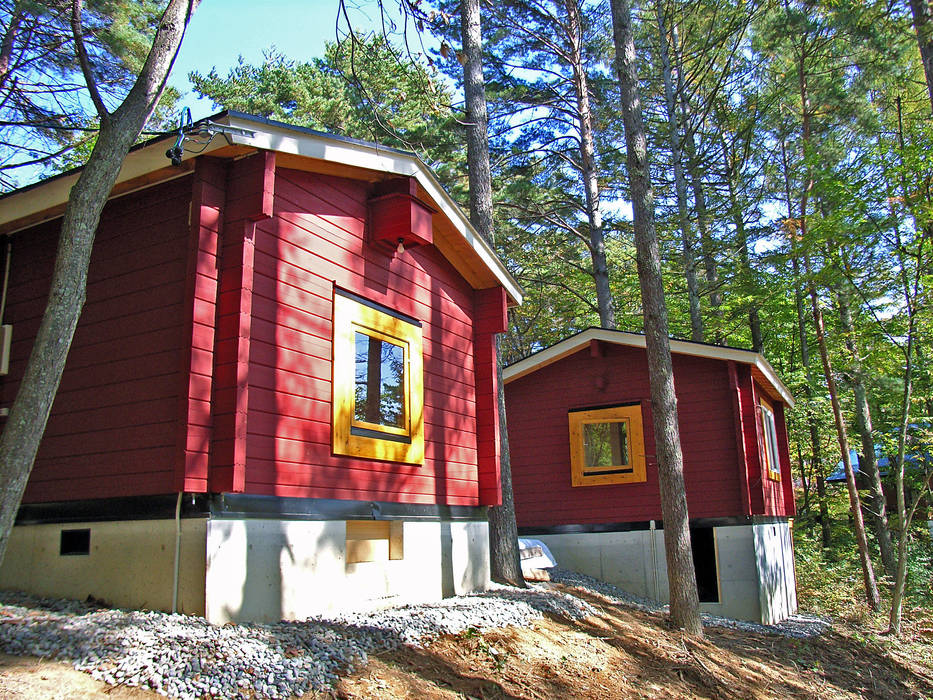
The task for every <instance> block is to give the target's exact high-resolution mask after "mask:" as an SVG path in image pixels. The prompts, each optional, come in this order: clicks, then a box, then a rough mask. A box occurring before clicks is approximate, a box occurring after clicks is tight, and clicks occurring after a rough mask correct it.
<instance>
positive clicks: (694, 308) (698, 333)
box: [655, 0, 703, 343]
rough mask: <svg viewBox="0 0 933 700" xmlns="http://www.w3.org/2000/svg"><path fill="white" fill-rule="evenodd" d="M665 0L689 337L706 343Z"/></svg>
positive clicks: (665, 60) (664, 41) (667, 88)
mask: <svg viewBox="0 0 933 700" xmlns="http://www.w3.org/2000/svg"><path fill="white" fill-rule="evenodd" d="M661 4H662V0H656V2H655V10H656V12H657V15H658V32H659V34H660V36H659V46H660V47H661V65H662V67H663V76H664V102H665V107H666V108H667V126H668V130H669V131H670V142H671V161H672V163H673V166H674V190H675V192H676V193H677V219H678V222H679V223H680V239H681V242H682V244H683V253H684V277H685V278H686V281H687V301H688V303H689V308H690V338H691V340H694V341H696V342H698V343H702V342H703V315H702V314H701V313H700V285H699V283H698V282H697V270H696V253H695V252H694V250H693V232H692V231H691V227H690V215H689V212H688V210H687V181H686V179H685V178H684V165H683V151H682V149H681V142H680V124H679V123H678V118H677V102H676V100H675V98H674V79H673V76H672V74H671V57H670V52H669V50H668V32H667V29H666V27H665V21H664V10H663V9H662V7H661Z"/></svg>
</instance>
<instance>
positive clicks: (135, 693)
mask: <svg viewBox="0 0 933 700" xmlns="http://www.w3.org/2000/svg"><path fill="white" fill-rule="evenodd" d="M573 592H574V594H575V595H578V596H580V597H582V598H585V599H586V600H587V601H588V602H590V603H591V604H592V605H594V606H595V607H596V608H597V610H598V611H599V614H598V615H595V616H592V617H590V618H588V619H586V620H582V621H576V622H571V621H567V620H563V619H541V620H539V621H537V622H536V623H534V624H533V625H531V626H529V627H527V628H506V629H501V630H495V631H492V632H487V633H485V634H480V633H478V632H476V631H472V630H468V631H467V632H463V633H461V634H459V635H455V636H448V637H442V638H440V639H438V640H436V641H435V642H434V643H433V644H431V645H430V646H428V647H426V648H423V649H414V648H404V649H400V650H398V651H394V652H389V653H385V654H382V655H380V656H377V657H374V658H372V659H371V660H370V663H369V664H368V665H367V666H366V667H365V668H363V669H361V670H359V671H357V672H356V673H353V674H351V675H350V676H348V677H346V678H344V679H343V680H342V681H341V682H340V684H339V685H338V686H337V688H335V689H334V691H333V692H328V693H318V694H314V693H312V694H309V695H307V696H306V698H308V699H312V698H313V699H315V700H321V699H322V698H334V697H337V698H417V699H418V700H432V699H434V698H438V699H441V698H443V699H447V698H482V699H487V698H488V699H491V698H529V699H539V700H540V699H542V698H554V699H557V698H587V699H590V698H592V699H596V698H599V699H600V700H605V699H607V698H826V699H830V698H833V699H835V698H898V699H901V698H918V699H920V698H933V646H931V645H930V644H919V645H918V643H917V641H916V638H915V639H913V640H912V641H911V643H910V645H908V644H907V643H906V642H905V643H904V644H901V643H888V644H886V645H885V646H886V647H887V648H885V647H883V646H882V645H881V644H879V643H877V642H873V641H870V639H869V638H868V636H867V635H866V634H865V631H864V630H860V629H858V628H856V627H845V626H837V628H835V629H834V631H832V632H829V633H826V634H824V635H822V636H820V637H816V638H811V639H805V640H799V639H790V638H787V637H779V636H776V635H763V634H753V633H748V632H741V631H736V630H730V629H721V628H708V629H707V636H706V639H705V640H702V641H695V640H690V639H686V638H684V637H683V636H682V635H681V634H679V633H677V632H674V631H671V630H668V629H666V627H665V626H664V624H663V618H662V617H661V616H660V615H659V614H655V613H646V612H641V611H638V610H632V609H627V608H618V607H615V606H613V605H610V604H608V603H607V602H606V601H605V600H603V599H602V598H600V597H599V596H596V595H593V594H590V593H587V592H585V591H582V590H580V589H573ZM928 631H929V630H923V629H921V630H919V634H922V633H926V632H928ZM0 697H2V698H16V699H19V698H29V699H30V700H32V699H42V698H88V699H90V698H138V699H140V700H142V698H156V697H159V696H157V695H156V694H155V693H152V692H149V691H142V690H136V689H130V688H125V687H123V688H108V687H107V686H105V685H103V684H101V683H98V682H96V681H94V680H92V679H91V678H90V677H89V676H87V675H85V674H83V673H79V672H77V671H74V670H73V669H71V668H70V667H68V666H67V665H66V664H62V663H58V662H50V661H40V660H38V659H22V658H17V657H2V656H0Z"/></svg>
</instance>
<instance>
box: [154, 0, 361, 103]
mask: <svg viewBox="0 0 933 700" xmlns="http://www.w3.org/2000/svg"><path fill="white" fill-rule="evenodd" d="M352 4H353V2H352V1H351V2H348V5H352ZM360 4H371V5H373V6H375V3H360ZM375 12H376V10H375V9H374V8H372V9H369V10H368V11H366V10H359V9H358V10H356V11H355V14H356V19H355V20H354V21H355V22H358V25H357V26H359V27H360V28H361V29H364V30H365V28H366V27H368V26H372V23H371V21H368V20H367V18H366V15H367V14H369V15H370V16H373V15H374V14H375ZM336 22H337V0H275V2H256V0H252V1H251V2H247V1H246V0H204V2H202V3H201V5H200V7H199V8H198V9H197V11H196V12H195V13H194V17H192V19H191V23H190V24H189V26H188V30H187V32H186V33H185V39H184V42H183V43H182V46H181V50H180V51H179V54H178V58H177V59H176V61H175V67H174V68H173V69H172V75H171V78H170V81H169V82H171V84H172V85H174V86H175V87H176V88H178V89H179V90H181V92H182V93H183V94H186V93H189V91H190V84H189V82H188V73H189V72H191V71H194V70H196V71H198V72H200V73H207V72H208V71H210V69H211V68H212V67H214V66H216V67H217V70H218V71H219V72H220V73H221V74H225V73H226V72H227V69H229V68H230V67H232V66H234V65H236V62H237V57H238V56H243V58H244V60H245V61H246V62H247V63H258V62H259V61H261V60H262V52H263V51H264V50H266V49H268V48H269V47H271V46H275V47H276V49H278V50H279V51H280V52H281V53H283V54H285V55H286V56H287V57H288V58H291V59H294V60H297V61H307V60H309V59H311V58H313V57H315V56H320V55H321V54H322V53H323V51H324V44H325V43H326V42H328V41H334V40H335V39H336V37H337V33H336V32H337V30H336ZM182 105H183V106H186V107H190V108H191V114H192V116H193V117H194V119H200V118H201V117H206V116H208V115H210V114H212V113H213V112H214V109H213V107H212V105H211V102H210V100H196V99H195V96H194V95H191V94H188V96H186V97H185V98H184V99H183V100H182Z"/></svg>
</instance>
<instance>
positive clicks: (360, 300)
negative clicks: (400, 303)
mask: <svg viewBox="0 0 933 700" xmlns="http://www.w3.org/2000/svg"><path fill="white" fill-rule="evenodd" d="M334 294H339V295H340V296H342V297H346V298H347V299H352V300H353V301H355V302H356V303H357V304H362V305H363V306H368V307H369V308H371V309H375V310H376V311H379V312H381V313H384V314H385V315H386V316H392V317H393V318H397V319H398V320H400V321H405V323H410V324H411V325H413V326H417V327H418V328H421V321H419V320H418V319H417V318H415V317H414V316H409V315H408V314H403V313H402V312H401V311H396V310H395V309H393V308H391V307H389V306H383V305H382V304H380V303H379V302H376V301H373V300H372V299H367V298H366V297H362V296H360V295H359V294H354V293H353V292H348V291H347V290H346V289H343V288H342V287H334Z"/></svg>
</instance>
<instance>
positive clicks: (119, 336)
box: [0, 153, 505, 505]
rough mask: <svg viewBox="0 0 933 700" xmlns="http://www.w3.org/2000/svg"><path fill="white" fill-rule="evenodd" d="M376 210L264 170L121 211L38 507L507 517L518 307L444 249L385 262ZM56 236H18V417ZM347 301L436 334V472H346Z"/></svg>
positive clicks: (204, 174) (42, 465)
mask: <svg viewBox="0 0 933 700" xmlns="http://www.w3.org/2000/svg"><path fill="white" fill-rule="evenodd" d="M371 192H372V185H371V184H370V183H366V182H361V181H356V180H351V179H345V178H338V177H332V176H322V175H316V174H310V173H306V172H301V171H296V170H287V169H284V168H276V167H275V156H274V154H271V153H259V154H257V155H255V156H251V157H249V158H245V159H241V160H238V161H235V162H233V163H231V162H230V161H222V160H219V159H212V158H209V157H205V158H201V159H199V160H198V161H197V163H196V166H195V172H194V173H193V174H192V175H189V176H185V177H182V178H179V179H177V180H174V181H172V182H170V183H166V184H162V185H159V186H156V187H152V188H148V189H146V190H143V191H140V192H137V193H134V194H130V195H127V196H124V197H121V198H118V199H116V200H113V201H111V202H110V203H109V204H108V205H107V207H106V209H105V212H104V216H103V218H102V221H101V227H100V231H99V233H98V238H97V244H96V246H95V249H94V256H93V259H92V263H91V270H90V283H89V287H88V303H87V306H86V307H85V312H84V315H83V316H82V319H81V321H80V323H79V327H78V332H77V335H76V337H75V343H74V346H73V348H72V352H71V355H70V357H69V360H68V366H67V368H66V371H65V376H64V379H63V382H62V387H61V390H60V393H59V397H58V399H57V400H56V403H55V406H54V408H53V413H52V417H51V419H50V422H49V428H48V431H47V434H46V438H45V440H44V442H43V446H42V449H41V450H40V454H39V458H38V460H37V463H36V467H35V470H34V472H33V476H32V479H31V480H30V484H29V487H28V489H27V493H26V499H25V500H26V502H43V501H55V500H78V499H89V498H106V497H113V496H125V495H137V494H139V495H144V494H156V493H171V492H174V491H177V490H186V491H195V492H204V491H210V492H220V491H235V492H246V493H252V494H268V495H279V496H299V497H319V498H342V499H362V500H375V501H378V500H384V501H397V502H409V503H440V504H450V505H479V504H487V503H497V502H498V501H499V488H498V478H497V477H498V441H497V440H496V439H495V436H496V435H497V433H496V432H495V431H496V429H497V421H496V420H495V418H496V415H497V414H496V412H495V411H496V409H495V407H494V402H493V401H492V400H491V397H494V392H495V372H494V371H493V370H492V368H494V366H495V346H494V343H493V341H492V338H493V336H492V333H494V332H496V331H498V330H501V329H500V328H499V326H501V322H502V318H504V304H505V297H504V294H503V293H502V290H501V289H500V290H498V292H497V290H480V291H477V290H474V289H472V287H471V286H470V284H469V283H467V282H466V280H464V279H463V277H462V276H461V275H460V274H459V273H458V272H457V271H456V270H455V269H454V268H453V266H452V265H451V264H450V262H449V261H448V260H446V259H445V258H444V257H443V256H442V255H441V254H440V252H439V251H438V250H437V249H436V248H434V247H433V246H417V247H411V248H409V249H407V250H406V251H405V252H404V253H403V254H401V255H399V254H397V253H395V250H394V247H392V248H390V247H379V246H373V245H371V244H370V243H369V240H368V231H366V225H367V224H366V221H367V212H366V202H367V199H368V198H369V196H370V193H371ZM189 210H190V216H189ZM59 223H60V220H56V221H53V222H50V223H48V224H44V225H41V226H36V227H33V228H32V229H29V230H27V231H23V232H21V233H18V234H16V235H15V237H14V252H13V266H12V267H13V278H12V281H11V285H10V297H9V302H8V306H7V315H6V319H5V322H7V323H12V324H13V325H14V348H13V359H12V363H11V375H10V376H9V377H7V378H5V379H0V390H2V395H0V400H2V402H3V403H4V404H6V405H8V404H9V403H10V402H12V400H13V397H14V395H15V391H16V388H17V386H18V377H19V376H20V375H21V373H22V369H23V366H24V364H25V360H26V356H27V354H28V352H29V348H30V346H31V342H32V337H33V336H34V334H35V331H36V328H37V327H38V323H39V319H40V317H41V314H42V311H43V308H44V304H45V296H46V294H47V285H48V280H49V277H50V273H51V269H52V264H53V260H54V253H55V244H56V237H57V231H58V226H59ZM335 284H336V285H337V286H339V287H341V288H342V289H345V290H348V291H350V292H354V293H356V294H358V295H360V296H363V297H366V298H368V299H370V300H372V301H374V302H377V303H380V304H383V305H385V306H387V307H390V308H392V309H395V310H397V311H399V312H401V313H404V314H407V315H409V316H413V317H415V318H417V319H418V320H420V321H421V323H422V333H423V342H424V372H425V374H424V388H425V402H424V404H425V453H426V454H425V463H424V464H423V465H419V466H412V465H401V464H398V463H387V462H380V461H375V460H366V459H354V458H349V457H342V456H333V455H332V454H331V441H330V432H331V426H330V420H331V353H332V348H331V337H332V325H331V316H332V303H333V302H332V297H333V289H334V285H335ZM474 320H475V322H474ZM476 348H479V350H476ZM475 353H476V354H475ZM476 357H478V358H480V359H479V361H480V362H481V363H482V364H483V365H484V366H483V367H481V368H479V369H480V371H477V367H476V366H475V365H476V360H475V359H474V358H476ZM478 405H480V409H479V410H478V408H477V406H478ZM478 436H479V438H478Z"/></svg>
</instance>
